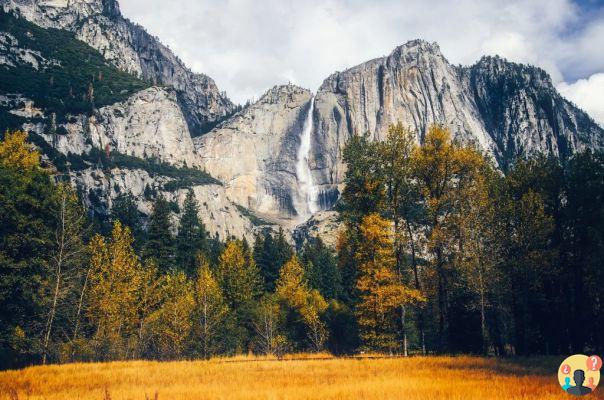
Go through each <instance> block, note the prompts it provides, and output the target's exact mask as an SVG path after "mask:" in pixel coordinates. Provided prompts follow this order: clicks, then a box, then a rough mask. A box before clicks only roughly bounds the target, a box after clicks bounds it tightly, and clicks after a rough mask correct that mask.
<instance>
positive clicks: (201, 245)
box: [176, 189, 209, 276]
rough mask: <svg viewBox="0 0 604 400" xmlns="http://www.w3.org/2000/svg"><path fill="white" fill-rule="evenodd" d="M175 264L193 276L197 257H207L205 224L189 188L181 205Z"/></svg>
mask: <svg viewBox="0 0 604 400" xmlns="http://www.w3.org/2000/svg"><path fill="white" fill-rule="evenodd" d="M176 249H177V264H178V267H179V268H181V269H182V270H183V271H184V272H185V273H186V274H187V275H189V276H193V275H194V274H195V272H196V271H195V270H196V264H197V261H196V260H197V257H198V256H199V255H200V254H201V255H204V256H205V257H207V255H208V251H209V249H208V243H207V233H206V230H205V226H204V225H203V223H202V222H201V221H200V219H199V207H198V205H197V200H196V199H195V194H194V193H193V190H191V189H190V190H189V192H188V193H187V197H186V198H185V202H184V205H183V212H182V216H181V217H180V224H179V227H178V234H177V236H176Z"/></svg>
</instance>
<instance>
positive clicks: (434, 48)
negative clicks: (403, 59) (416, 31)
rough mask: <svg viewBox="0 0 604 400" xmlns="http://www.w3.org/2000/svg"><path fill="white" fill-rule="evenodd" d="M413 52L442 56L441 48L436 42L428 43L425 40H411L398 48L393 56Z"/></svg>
mask: <svg viewBox="0 0 604 400" xmlns="http://www.w3.org/2000/svg"><path fill="white" fill-rule="evenodd" d="M411 52H422V53H432V54H435V55H442V53H441V51H440V46H439V45H438V43H436V42H432V43H430V42H428V41H427V40H424V39H414V40H409V41H408V42H407V43H404V44H402V45H400V46H398V47H396V48H395V49H394V50H393V51H392V53H391V55H397V54H404V53H411Z"/></svg>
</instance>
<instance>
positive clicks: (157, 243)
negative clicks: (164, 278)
mask: <svg viewBox="0 0 604 400" xmlns="http://www.w3.org/2000/svg"><path fill="white" fill-rule="evenodd" d="M175 246H176V243H175V239H174V236H173V235H172V231H171V222H170V204H169V203H168V202H167V201H166V199H165V198H164V197H163V196H158V197H157V198H156V199H155V203H154V204H153V211H152V212H151V216H150V217H149V226H148V227H147V235H146V241H145V246H144V248H143V256H144V257H145V258H146V259H152V260H154V261H155V263H156V264H157V266H158V268H159V270H160V271H162V272H167V271H170V270H171V269H173V268H174V265H175V255H176V247H175Z"/></svg>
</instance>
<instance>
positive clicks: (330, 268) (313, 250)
mask: <svg viewBox="0 0 604 400" xmlns="http://www.w3.org/2000/svg"><path fill="white" fill-rule="evenodd" d="M300 258H301V260H302V262H303V263H304V265H305V269H306V276H307V278H308V284H309V286H310V287H311V288H313V289H317V290H318V291H319V293H321V295H322V296H323V297H324V298H327V299H339V298H340V297H341V295H342V276H341V274H340V270H339V268H338V263H337V261H336V258H335V255H334V252H333V250H331V249H330V248H328V247H327V246H325V244H324V243H323V241H322V240H321V238H311V239H309V240H308V241H307V242H306V244H305V245H304V248H303V249H302V254H301V257H300Z"/></svg>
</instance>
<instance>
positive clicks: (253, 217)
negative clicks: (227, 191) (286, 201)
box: [235, 204, 271, 226]
mask: <svg viewBox="0 0 604 400" xmlns="http://www.w3.org/2000/svg"><path fill="white" fill-rule="evenodd" d="M235 207H237V210H238V211H239V212H240V213H241V215H243V216H244V217H246V218H248V219H249V220H250V222H251V223H252V225H254V226H266V225H271V223H270V222H268V221H266V220H264V219H262V218H260V217H258V216H257V215H256V214H254V213H253V212H252V211H250V209H249V208H245V207H243V206H241V205H239V204H235Z"/></svg>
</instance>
